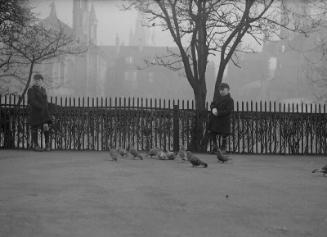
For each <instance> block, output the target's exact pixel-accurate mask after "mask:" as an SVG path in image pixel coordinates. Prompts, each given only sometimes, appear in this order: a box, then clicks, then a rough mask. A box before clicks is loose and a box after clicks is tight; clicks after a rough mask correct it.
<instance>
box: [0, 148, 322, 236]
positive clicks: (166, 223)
mask: <svg viewBox="0 0 327 237" xmlns="http://www.w3.org/2000/svg"><path fill="white" fill-rule="evenodd" d="M199 156H200V157H201V158H202V159H203V160H205V161H207V162H208V164H209V167H208V168H207V169H203V168H191V166H190V165H189V164H188V163H181V162H177V161H158V160H152V159H145V160H143V161H138V160H120V161H118V162H117V163H115V162H112V161H108V156H107V153H104V152H98V153H96V152H50V153H45V152H44V153H36V152H30V151H3V150H2V151H0V236H4V237H11V236H15V237H21V236H31V237H45V236H46V237H52V236H60V237H61V236H67V237H68V236H69V237H73V236H76V237H77V236H78V237H84V236H85V237H90V236H92V237H98V236H100V237H102V236H104V237H116V236H117V237H118V236H119V237H124V236H133V237H134V236H135V237H139V236H140V237H141V236H142V237H161V236H167V237H168V236H169V237H172V236H174V237H177V236H179V237H183V236H185V237H192V236H194V237H199V236H200V237H205V236H210V237H211V236H212V237H217V236H219V237H227V236H228V237H256V236H257V237H266V236H269V237H270V236H271V237H276V236H289V237H302V236H303V237H308V236H314V237H325V236H326V233H327V177H323V176H322V175H319V174H312V173H311V170H312V169H313V168H316V167H321V166H322V165H324V164H326V163H327V159H326V157H325V158H323V157H293V156H292V157H290V156H285V157H282V156H247V155H233V156H232V157H233V161H232V162H230V163H228V164H224V165H222V164H218V163H217V162H216V160H215V158H214V156H213V155H199ZM226 195H228V196H226Z"/></svg>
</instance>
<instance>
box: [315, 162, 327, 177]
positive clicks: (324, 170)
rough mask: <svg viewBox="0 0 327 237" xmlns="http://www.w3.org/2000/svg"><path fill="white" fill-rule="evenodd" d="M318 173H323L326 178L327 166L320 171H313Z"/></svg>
mask: <svg viewBox="0 0 327 237" xmlns="http://www.w3.org/2000/svg"><path fill="white" fill-rule="evenodd" d="M317 172H319V173H323V174H324V176H326V174H327V165H325V166H324V167H322V168H320V169H314V170H312V173H317Z"/></svg>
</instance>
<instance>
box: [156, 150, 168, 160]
mask: <svg viewBox="0 0 327 237" xmlns="http://www.w3.org/2000/svg"><path fill="white" fill-rule="evenodd" d="M157 157H158V159H159V160H168V157H167V154H166V153H165V152H164V151H160V152H159V153H158V154H157Z"/></svg>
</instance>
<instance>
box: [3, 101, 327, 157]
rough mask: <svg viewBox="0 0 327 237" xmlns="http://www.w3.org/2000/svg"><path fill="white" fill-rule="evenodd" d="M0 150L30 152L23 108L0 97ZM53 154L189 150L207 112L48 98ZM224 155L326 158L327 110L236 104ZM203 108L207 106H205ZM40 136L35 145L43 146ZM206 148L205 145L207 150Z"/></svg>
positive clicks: (178, 104)
mask: <svg viewBox="0 0 327 237" xmlns="http://www.w3.org/2000/svg"><path fill="white" fill-rule="evenodd" d="M0 102H1V103H0V121H1V122H0V123H1V130H0V146H1V147H3V148H11V149H28V148H29V147H30V140H31V134H30V127H29V126H28V122H27V118H28V106H26V101H25V100H24V101H23V103H22V104H21V105H16V102H17V98H16V97H15V96H3V97H0ZM50 103H51V105H52V106H51V108H54V109H53V110H52V114H53V125H52V132H51V141H52V144H51V146H52V149H57V150H96V151H103V150H108V149H109V148H110V147H126V146H127V145H132V146H135V147H136V148H137V149H139V150H148V149H149V148H151V147H160V148H162V149H165V150H177V149H178V148H179V147H180V145H183V146H185V147H188V148H190V149H192V147H190V145H191V141H192V136H194V135H195V133H194V132H193V131H194V126H195V124H196V121H197V120H200V121H201V123H202V125H203V127H205V124H206V121H207V119H208V115H209V111H208V109H207V110H206V111H204V112H199V111H196V110H195V109H194V103H193V101H184V100H181V101H180V100H161V99H143V98H62V97H60V98H58V97H51V98H50ZM234 107H235V111H234V114H233V119H232V124H231V127H232V135H231V136H230V137H229V139H228V151H229V152H233V153H246V154H320V155H321V154H327V113H326V105H317V104H315V105H313V104H309V105H307V104H300V105H298V104H281V103H273V102H236V103H235V106H234ZM207 108H208V105H207ZM43 140H44V139H43V138H42V136H40V143H41V144H42V145H43V146H44V141H43ZM210 149H211V146H209V150H210Z"/></svg>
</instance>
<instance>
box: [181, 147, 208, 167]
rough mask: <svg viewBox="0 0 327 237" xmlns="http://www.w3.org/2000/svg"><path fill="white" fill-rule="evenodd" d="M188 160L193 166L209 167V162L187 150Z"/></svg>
mask: <svg viewBox="0 0 327 237" xmlns="http://www.w3.org/2000/svg"><path fill="white" fill-rule="evenodd" d="M186 155H187V159H188V161H189V162H190V163H191V164H192V166H193V168H194V167H197V166H202V167H203V168H207V167H208V164H207V163H205V162H203V161H202V160H200V159H199V158H198V157H196V156H195V155H194V154H192V153H191V152H190V151H188V152H186Z"/></svg>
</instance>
